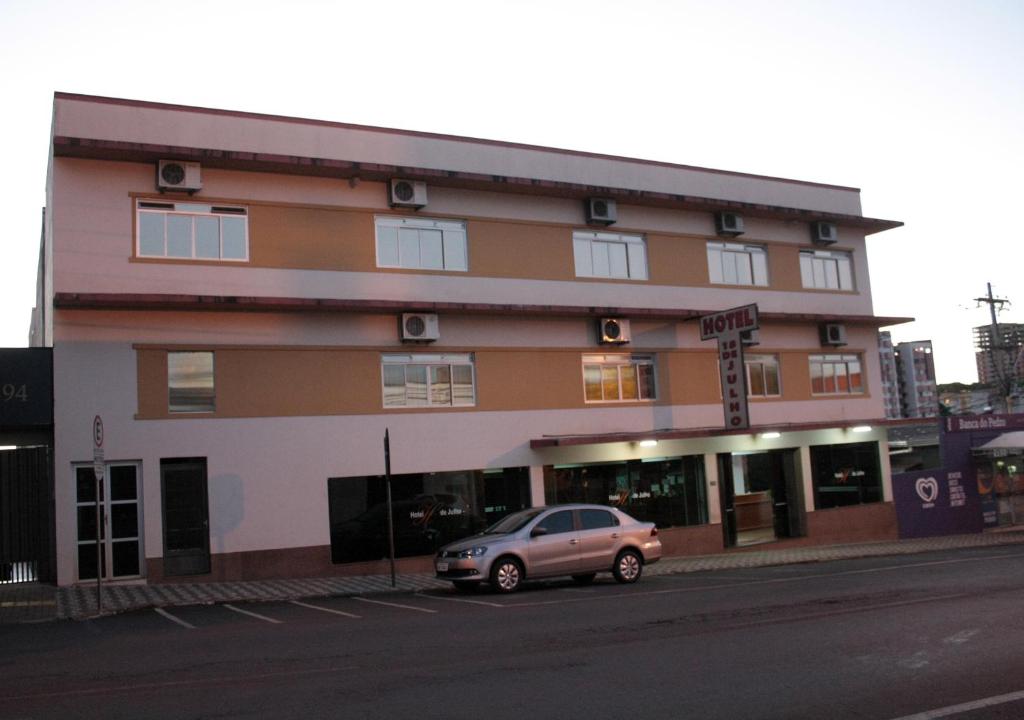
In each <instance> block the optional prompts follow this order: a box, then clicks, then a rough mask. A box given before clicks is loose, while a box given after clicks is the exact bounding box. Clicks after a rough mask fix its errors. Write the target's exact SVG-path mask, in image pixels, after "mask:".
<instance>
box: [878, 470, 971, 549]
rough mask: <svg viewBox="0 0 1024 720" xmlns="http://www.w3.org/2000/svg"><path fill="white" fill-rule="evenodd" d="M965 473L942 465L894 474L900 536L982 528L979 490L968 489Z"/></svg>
mask: <svg viewBox="0 0 1024 720" xmlns="http://www.w3.org/2000/svg"><path fill="white" fill-rule="evenodd" d="M963 480H964V476H963V473H961V472H959V471H948V470H941V469H933V470H922V471H918V472H911V473H901V474H899V475H894V476H893V499H894V500H895V501H896V503H895V504H896V513H897V515H898V516H899V526H900V537H930V536H934V535H952V534H958V533H971V532H980V531H981V527H982V517H981V513H980V512H979V510H980V508H979V498H978V494H977V493H970V492H968V486H967V485H965V484H964V482H963Z"/></svg>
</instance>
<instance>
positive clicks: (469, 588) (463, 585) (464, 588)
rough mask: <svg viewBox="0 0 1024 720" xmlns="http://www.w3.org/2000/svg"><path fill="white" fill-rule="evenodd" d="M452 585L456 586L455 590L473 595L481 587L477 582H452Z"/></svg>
mask: <svg viewBox="0 0 1024 720" xmlns="http://www.w3.org/2000/svg"><path fill="white" fill-rule="evenodd" d="M452 585H454V586H455V589H456V590H458V591H459V592H464V593H471V592H473V591H474V590H476V589H477V586H478V585H480V583H479V582H477V581H476V580H452Z"/></svg>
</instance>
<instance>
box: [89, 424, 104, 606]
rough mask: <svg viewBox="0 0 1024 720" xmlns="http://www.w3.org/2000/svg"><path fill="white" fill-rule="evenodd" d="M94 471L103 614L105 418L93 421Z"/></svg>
mask: <svg viewBox="0 0 1024 720" xmlns="http://www.w3.org/2000/svg"><path fill="white" fill-rule="evenodd" d="M92 471H93V474H94V475H95V476H96V612H97V613H100V612H103V588H102V583H103V543H102V537H103V475H104V472H105V471H106V462H105V461H104V458H103V418H101V417H100V416H99V415H97V416H96V417H95V418H93V421H92Z"/></svg>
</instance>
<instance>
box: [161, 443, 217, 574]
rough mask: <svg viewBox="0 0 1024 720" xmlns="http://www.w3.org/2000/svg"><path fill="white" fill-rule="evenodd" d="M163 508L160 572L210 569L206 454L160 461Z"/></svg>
mask: <svg viewBox="0 0 1024 720" xmlns="http://www.w3.org/2000/svg"><path fill="white" fill-rule="evenodd" d="M160 486H161V493H162V496H163V508H164V574H165V575H204V574H206V573H208V572H210V501H209V496H208V495H207V492H206V458H186V459H180V460H177V459H176V460H161V461H160Z"/></svg>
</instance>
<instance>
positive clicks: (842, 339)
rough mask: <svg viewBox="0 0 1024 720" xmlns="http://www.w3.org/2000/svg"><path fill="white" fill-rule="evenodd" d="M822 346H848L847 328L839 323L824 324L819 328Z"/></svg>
mask: <svg viewBox="0 0 1024 720" xmlns="http://www.w3.org/2000/svg"><path fill="white" fill-rule="evenodd" d="M818 330H819V332H820V333H821V344H822V345H833V346H836V347H838V346H840V345H845V344H846V326H845V325H840V324H839V323H824V324H823V325H822V326H821V327H820V328H818Z"/></svg>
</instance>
